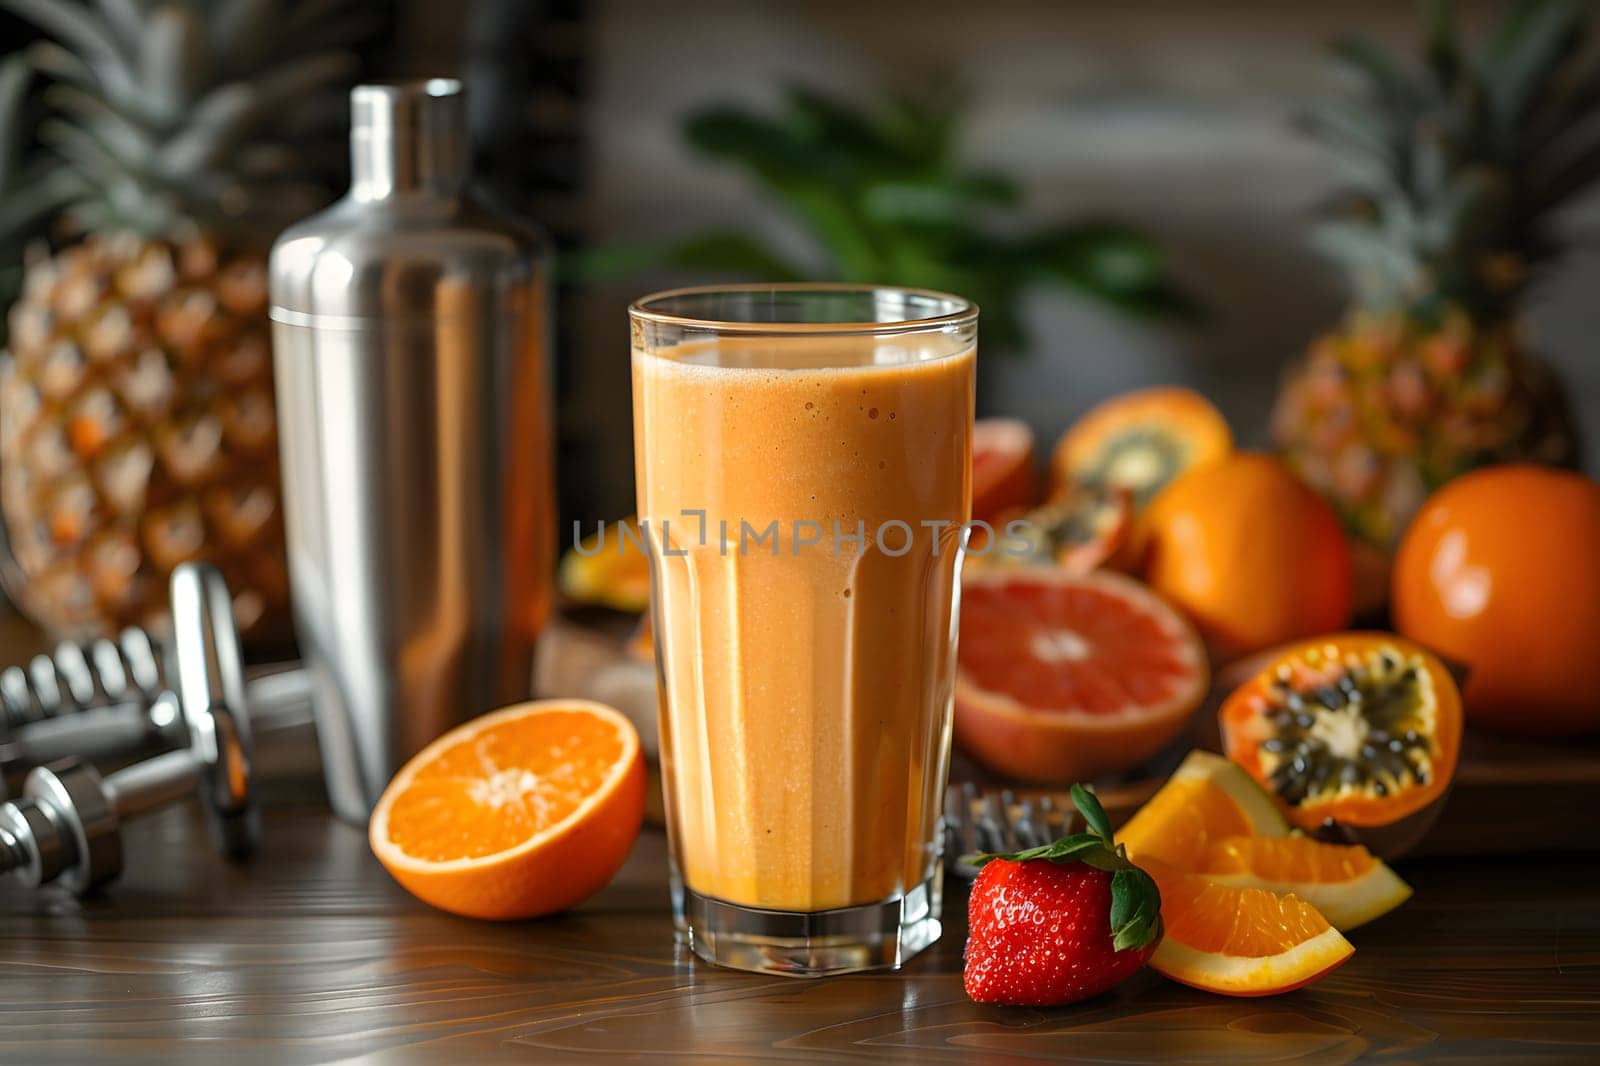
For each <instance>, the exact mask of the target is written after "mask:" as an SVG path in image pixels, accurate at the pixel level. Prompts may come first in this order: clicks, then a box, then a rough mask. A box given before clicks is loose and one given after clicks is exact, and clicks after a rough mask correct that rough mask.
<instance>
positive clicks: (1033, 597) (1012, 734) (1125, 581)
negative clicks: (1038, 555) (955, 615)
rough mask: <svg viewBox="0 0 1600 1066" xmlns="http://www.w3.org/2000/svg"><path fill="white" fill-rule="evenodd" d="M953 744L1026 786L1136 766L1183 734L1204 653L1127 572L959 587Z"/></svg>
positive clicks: (1021, 574) (978, 578) (976, 576)
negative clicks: (957, 743) (958, 646)
mask: <svg viewBox="0 0 1600 1066" xmlns="http://www.w3.org/2000/svg"><path fill="white" fill-rule="evenodd" d="M958 660H959V669H958V671H957V674H956V693H955V708H956V709H955V735H956V739H957V741H958V742H959V743H960V744H961V745H962V746H963V747H964V748H965V749H966V750H967V751H968V752H969V753H971V754H972V756H973V757H974V758H976V759H977V760H978V761H979V762H982V763H983V764H984V765H986V766H989V767H991V768H992V769H994V770H997V771H999V772H1001V773H1003V774H1007V775H1010V776H1012V777H1016V778H1020V779H1023V780H1027V781H1037V782H1046V783H1062V782H1072V781H1079V780H1085V779H1088V778H1093V777H1098V776H1100V775H1102V774H1106V773H1113V772H1117V771H1121V770H1127V769H1131V768H1133V767H1135V766H1137V765H1139V764H1140V763H1142V762H1144V761H1145V760H1146V759H1149V758H1150V757H1151V756H1152V755H1154V754H1155V753H1156V752H1158V751H1160V750H1161V749H1162V748H1163V747H1165V746H1166V745H1167V744H1168V743H1170V742H1171V741H1172V740H1173V738H1175V737H1176V736H1177V735H1178V734H1179V733H1181V732H1182V731H1183V729H1184V726H1185V725H1186V723H1187V722H1188V720H1189V716H1190V714H1191V712H1193V710H1194V709H1195V707H1196V706H1197V705H1198V704H1199V703H1200V700H1201V698H1202V697H1203V696H1204V695H1205V691H1206V678H1207V666H1206V657H1205V650H1204V648H1202V646H1201V644H1200V639H1199V638H1198V637H1197V636H1195V634H1194V631H1193V630H1192V629H1190V628H1189V624H1188V623H1187V622H1185V621H1184V620H1183V618H1182V617H1180V616H1179V615H1178V613H1177V612H1176V611H1174V610H1173V609H1172V608H1171V607H1169V606H1167V604H1166V603H1165V602H1164V601H1163V600H1162V599H1161V598H1160V597H1158V596H1156V594H1155V593H1153V592H1151V591H1150V590H1149V589H1147V588H1146V587H1145V586H1143V585H1141V584H1139V583H1138V582H1137V581H1134V580H1132V579H1131V578H1126V577H1123V576H1121V575H1119V574H1108V573H1094V574H1084V575H1079V576H1075V575H1072V574H1069V573H1066V572H1064V571H1061V570H1058V569H1054V568H996V569H987V570H983V571H980V572H975V573H973V574H971V575H969V576H968V578H967V579H966V580H964V581H963V582H962V592H961V641H960V654H959V656H958Z"/></svg>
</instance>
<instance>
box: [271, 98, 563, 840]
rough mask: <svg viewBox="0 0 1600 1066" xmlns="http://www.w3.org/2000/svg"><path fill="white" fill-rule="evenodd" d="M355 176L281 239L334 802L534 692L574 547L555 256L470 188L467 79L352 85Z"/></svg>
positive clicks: (276, 285)
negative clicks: (554, 349) (536, 660)
mask: <svg viewBox="0 0 1600 1066" xmlns="http://www.w3.org/2000/svg"><path fill="white" fill-rule="evenodd" d="M351 107H352V112H353V114H352V131H351V159H352V164H353V182H352V185H351V189H350V192H349V194H348V195H347V196H346V197H345V198H344V199H343V200H341V201H340V202H339V203H337V204H335V205H333V206H332V207H331V208H329V209H328V210H327V211H325V212H323V213H322V214H319V215H316V216H314V217H312V218H310V219H307V220H306V221H304V222H302V223H300V224H298V225H296V226H294V227H292V228H290V229H289V230H288V231H287V232H285V233H284V234H283V235H282V236H281V237H280V238H279V239H278V242H277V244H276V246H275V247H274V248H273V251H272V261H271V284H272V319H273V359H274V363H275V367H276V375H277V390H278V392H277V395H278V412H279V415H278V417H279V420H280V428H279V439H280V441H281V449H282V453H283V481H284V508H285V518H286V520H287V525H288V545H289V569H290V582H291V591H292V595H293V600H294V613H295V625H296V629H297V632H298V635H299V638H300V645H301V649H302V651H303V653H304V655H305V659H306V666H307V670H308V672H309V673H310V675H311V678H312V686H313V692H314V703H315V707H316V716H317V729H318V737H319V741H320V745H321V748H322V757H323V764H324V769H325V771H326V777H327V783H328V791H329V795H330V798H331V800H332V803H333V807H334V810H335V812H336V813H338V814H339V815H340V817H342V818H345V819H346V820H350V821H364V820H365V819H366V818H367V816H368V814H369V813H370V812H371V809H372V806H373V804H374V803H376V802H377V799H378V796H379V794H380V793H381V792H382V790H383V788H384V786H385V785H386V784H387V783H388V781H389V778H390V777H391V776H392V775H393V774H394V772H395V771H396V770H397V769H398V768H399V766H400V764H401V763H402V762H403V761H404V760H405V759H406V758H407V757H408V756H410V755H411V754H413V753H414V752H416V751H417V750H418V749H419V748H421V747H422V746H423V745H425V744H426V743H427V742H428V741H430V740H432V739H434V738H435V737H437V736H438V735H439V734H440V733H442V732H443V731H444V730H446V729H447V728H449V727H450V726H452V725H454V724H456V723H458V722H460V721H463V720H465V719H467V718H470V717H472V716H474V715H476V714H479V713H481V712H483V711H485V710H488V709H490V708H493V707H496V706H499V705H502V704H505V703H509V702H514V701H515V700H518V699H522V698H526V696H527V695H528V692H529V689H530V685H531V677H530V671H531V659H532V651H533V644H534V639H535V637H536V636H537V634H538V632H539V630H540V628H541V626H542V624H543V622H544V620H545V618H546V616H547V614H548V612H549V606H550V599H551V591H550V585H551V581H552V577H553V567H554V551H555V535H556V533H555V513H554V501H553V494H552V472H551V450H550V449H551V441H550V437H551V433H550V413H549V408H548V397H547V393H546V365H545V363H546V359H545V353H546V349H547V336H548V333H549V322H550V315H549V311H548V297H547V292H546V287H547V277H548V267H547V261H548V257H547V254H546V244H545V242H544V240H543V238H541V237H540V236H539V235H538V234H536V233H534V232H532V231H530V230H529V229H527V228H524V227H522V226H520V225H519V224H517V223H514V222H511V221H508V220H506V219H504V218H501V217H500V216H499V215H497V214H496V213H495V212H493V211H492V210H491V209H489V208H488V207H486V206H484V205H483V204H481V203H480V202H478V201H477V200H476V199H475V198H474V197H473V195H472V193H471V192H470V191H469V190H468V188H467V176H468V174H467V171H468V151H467V138H466V121H465V119H466V116H465V108H464V101H463V96H462V89H461V85H460V83H459V82H456V81H453V80H448V79H434V80H430V81H425V82H418V83H411V84H397V85H363V86H359V87H357V88H356V89H355V90H354V91H353V92H352V94H351Z"/></svg>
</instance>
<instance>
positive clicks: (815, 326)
mask: <svg viewBox="0 0 1600 1066" xmlns="http://www.w3.org/2000/svg"><path fill="white" fill-rule="evenodd" d="M806 292H814V293H822V294H848V293H855V294H860V295H867V294H872V293H896V294H899V295H901V296H906V297H916V298H921V299H925V300H929V301H932V302H934V303H937V304H944V305H948V306H949V307H950V308H951V310H949V311H946V312H943V313H941V314H937V315H929V316H927V317H924V318H904V319H894V320H891V321H887V322H868V321H853V322H742V321H739V320H737V319H714V318H697V317H695V316H693V315H680V314H673V313H671V312H667V311H657V310H652V309H651V306H650V305H652V304H655V303H658V302H663V301H668V300H676V299H682V298H684V297H694V296H724V295H725V296H737V295H740V294H743V293H806ZM628 316H629V317H630V318H633V319H635V320H638V321H642V322H650V323H652V324H655V325H663V326H680V327H686V328H690V329H700V330H705V331H708V332H712V333H762V334H768V335H773V334H778V335H781V334H808V335H812V336H816V335H821V336H848V335H852V334H884V333H921V332H926V331H933V330H942V329H948V328H950V327H955V326H965V325H970V324H972V323H975V322H976V321H977V319H978V305H977V303H976V302H975V301H973V300H969V299H967V298H966V297H965V296H957V295H956V294H954V293H950V292H941V291H940V290H938V289H921V288H916V287H914V286H908V285H873V284H868V283H861V282H849V281H778V282H766V283H764V284H763V283H758V282H752V283H740V284H733V285H688V286H684V287H682V288H676V289H663V290H661V291H660V292H652V293H649V294H648V295H645V296H641V297H639V298H638V299H637V300H634V301H633V302H632V303H630V304H629V305H628Z"/></svg>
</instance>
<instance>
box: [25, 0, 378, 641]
mask: <svg viewBox="0 0 1600 1066" xmlns="http://www.w3.org/2000/svg"><path fill="white" fill-rule="evenodd" d="M0 6H4V7H6V8H9V9H11V10H12V11H14V12H16V13H17V14H19V15H22V16H23V17H26V18H29V19H31V20H32V21H34V22H35V23H36V24H37V25H39V27H40V28H41V29H42V30H44V31H45V32H46V33H48V34H49V35H50V36H51V37H53V38H54V39H55V41H53V42H49V41H47V42H42V43H40V44H37V45H34V46H33V47H32V48H31V49H30V50H29V51H28V52H26V53H24V54H22V55H21V56H20V57H18V56H14V57H12V59H10V60H8V63H9V64H10V65H11V66H10V67H8V69H10V70H14V69H15V65H16V64H17V63H19V62H26V63H27V64H28V65H29V66H31V67H32V68H33V69H34V70H35V71H38V72H41V73H44V74H46V75H48V76H50V77H51V78H52V79H53V81H54V84H53V85H52V87H51V88H49V89H47V90H46V91H45V92H44V94H43V101H44V102H45V104H47V105H48V111H49V114H48V116H47V117H46V118H45V119H43V120H42V121H41V122H40V124H39V128H38V139H39V141H40V142H41V144H42V145H44V146H45V150H44V151H42V152H41V153H40V155H39V158H37V159H34V160H31V161H29V164H28V165H27V166H25V167H23V168H21V169H20V171H19V172H17V173H10V174H8V173H0V193H3V196H0V202H3V203H4V204H5V205H6V210H5V211H0V225H3V226H5V227H6V230H7V232H6V233H4V234H0V236H4V237H7V238H9V239H10V240H11V241H12V243H15V242H16V240H17V238H18V236H20V235H21V234H23V233H27V232H30V231H37V229H38V226H37V224H36V223H37V222H38V220H39V219H40V217H41V216H42V217H43V218H44V219H46V220H47V221H48V222H49V223H50V231H51V232H52V233H53V235H54V236H56V237H57V238H58V239H57V249H58V250H56V251H55V252H54V253H53V254H52V253H51V252H50V251H48V250H47V249H46V248H45V247H43V246H38V245H35V246H33V247H31V248H30V249H29V252H28V254H27V255H26V256H22V258H24V259H25V260H26V262H25V265H24V270H23V275H22V283H21V292H20V295H19V296H18V297H17V299H16V301H15V303H14V304H13V305H12V307H11V309H10V314H9V319H8V326H9V336H8V350H7V351H6V353H5V355H4V356H3V358H0V513H3V518H4V529H5V533H6V534H7V539H8V541H9V548H10V552H9V556H10V558H9V560H8V565H7V567H6V571H7V578H8V581H7V586H8V591H9V592H11V593H12V595H13V598H14V599H15V600H17V602H18V604H19V606H21V607H22V608H23V609H24V610H25V611H27V612H28V613H29V614H31V615H32V616H33V617H34V618H35V619H36V620H37V621H39V622H40V623H41V624H42V625H44V626H45V627H46V628H47V629H49V630H50V631H51V632H52V633H54V634H56V635H58V636H62V637H73V638H83V637H87V636H91V635H102V634H106V633H108V632H113V631H115V630H117V629H118V628H120V627H122V626H124V625H129V624H139V625H151V626H154V627H156V628H158V629H159V628H160V627H161V626H162V625H164V624H165V613H166V588H167V577H168V575H169V574H170V572H171V570H172V568H173V567H175V566H176V565H177V564H178V563H180V562H183V561H185V560H188V559H196V558H200V559H206V560H209V561H211V562H213V563H215V564H217V565H218V566H219V567H220V568H221V569H222V571H223V573H224V574H225V575H226V576H227V578H228V581H229V584H230V586H231V588H232V589H233V592H234V596H235V603H234V607H235V613H236V616H237V619H238V622H239V624H240V628H241V630H243V632H244V633H245V636H246V639H247V640H252V641H253V642H255V643H261V642H263V641H273V640H276V639H279V638H281V637H282V636H284V635H285V634H286V628H285V626H284V622H285V620H286V611H285V608H286V606H287V599H288V576H287V572H286V568H285V565H284V545H283V525H282V518H281V512H280V506H279V503H280V501H279V483H278V450H277V436H276V418H275V414H274V408H273V396H272V360H271V349H270V344H269V337H270V330H269V323H268V318H267V274H266V267H267V261H266V254H267V251H268V249H269V247H270V245H271V242H272V239H273V237H274V236H275V235H276V234H277V232H278V231H279V230H280V229H281V228H282V227H283V226H284V225H286V224H287V223H289V222H291V221H293V220H294V219H295V218H298V217H301V216H303V215H305V214H307V213H309V212H311V211H313V210H315V209H316V208H317V207H319V206H320V205H321V204H322V203H324V202H326V200H327V193H326V189H327V184H326V179H327V178H330V177H332V176H333V175H335V174H336V173H337V172H338V169H339V162H338V159H339V157H338V155H337V154H330V153H337V152H338V151H339V143H338V136H339V130H338V129H337V128H336V127H329V126H328V124H327V122H326V118H327V116H330V115H342V113H343V110H342V108H341V107H340V106H339V105H338V103H337V102H336V101H335V100H333V99H332V98H331V97H330V95H329V93H330V92H331V91H333V90H335V89H337V88H338V87H339V85H340V84H341V83H343V82H345V81H347V80H348V79H349V78H350V76H351V75H352V74H353V73H354V71H355V68H356V60H355V57H354V55H353V54H351V53H350V52H349V51H348V45H349V43H350V40H351V39H352V37H353V35H355V34H357V33H359V32H361V31H362V29H363V24H362V15H361V13H360V12H359V11H357V10H354V9H353V8H352V5H351V2H350V0H256V2H253V3H208V2H206V0H164V2H151V0H122V2H118V3H104V2H99V3H95V4H93V5H90V4H86V3H82V2H79V0H0ZM56 42H59V43H56ZM9 95H12V96H14V95H16V94H9ZM11 111H12V113H11V114H10V115H0V143H6V144H16V143H18V142H19V141H20V139H21V138H20V136H19V133H20V131H19V130H18V129H17V126H18V124H19V123H20V118H19V115H20V114H21V111H22V108H21V107H20V106H15V107H13V108H11ZM5 162H6V163H7V164H9V163H10V162H11V161H10V160H9V158H8V159H6V160H5ZM21 208H32V209H33V210H32V211H28V210H22V209H21ZM30 227H31V229H30ZM18 257H19V256H18V254H17V251H16V249H12V250H11V254H10V255H9V258H10V259H12V260H13V261H14V260H15V259H16V258H18ZM8 265H9V264H8Z"/></svg>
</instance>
